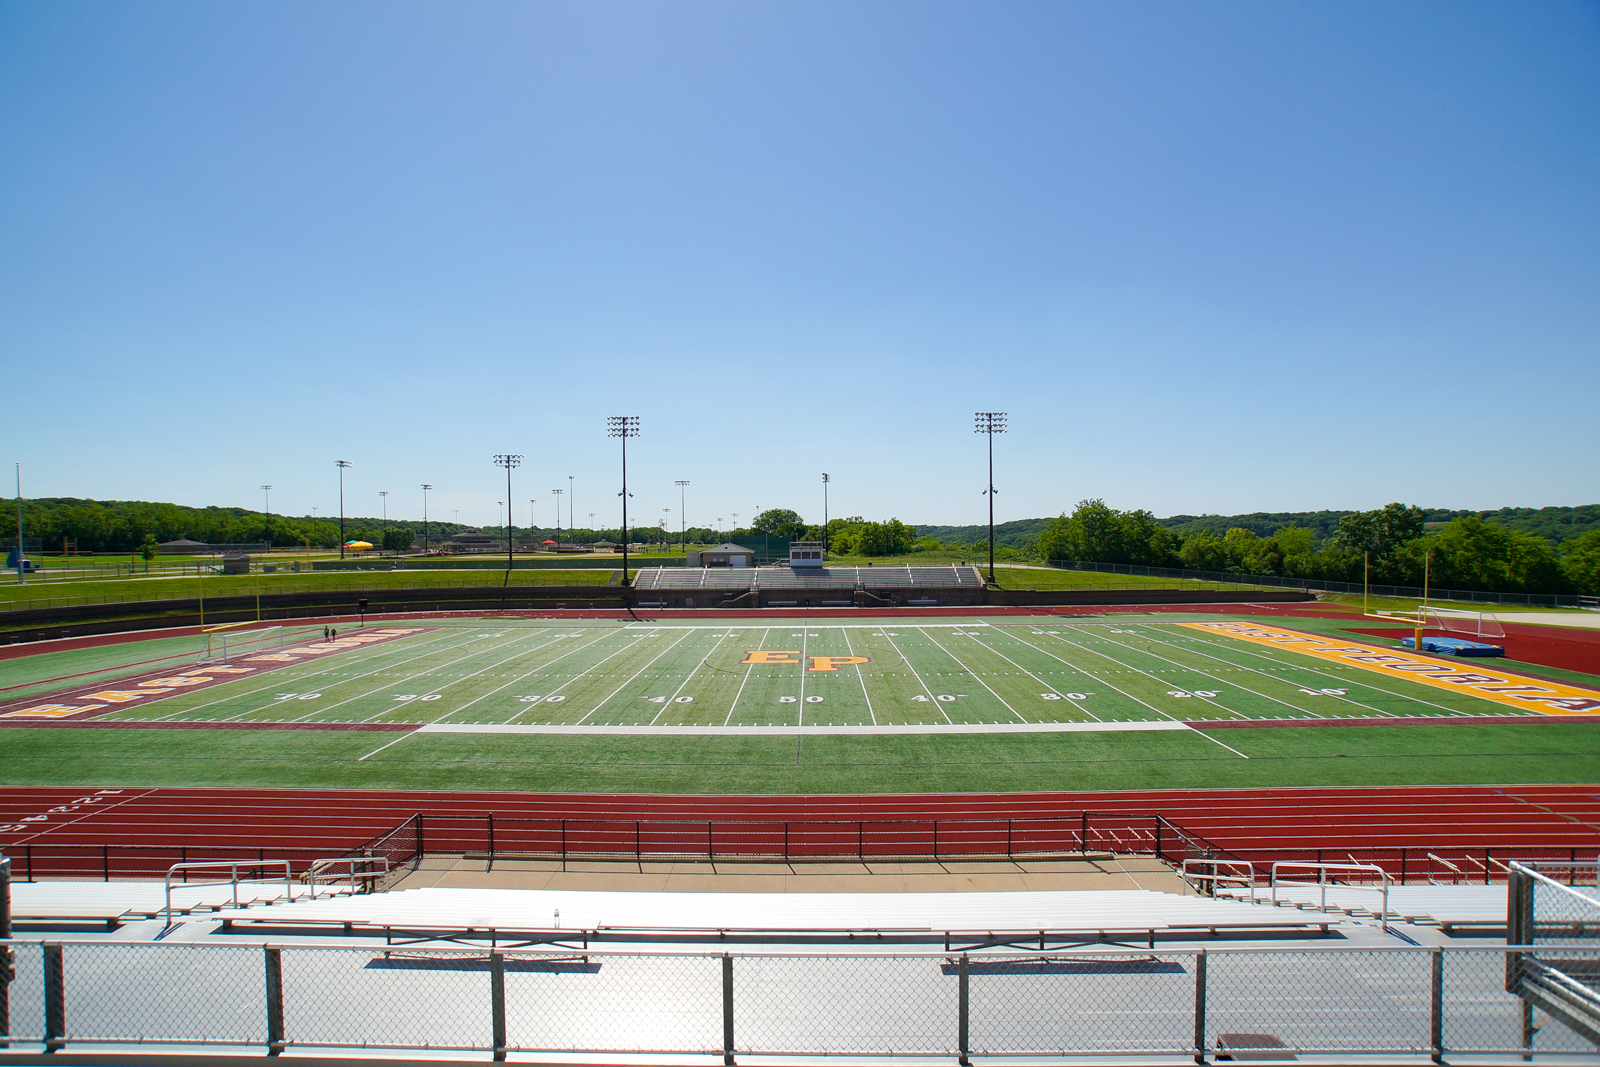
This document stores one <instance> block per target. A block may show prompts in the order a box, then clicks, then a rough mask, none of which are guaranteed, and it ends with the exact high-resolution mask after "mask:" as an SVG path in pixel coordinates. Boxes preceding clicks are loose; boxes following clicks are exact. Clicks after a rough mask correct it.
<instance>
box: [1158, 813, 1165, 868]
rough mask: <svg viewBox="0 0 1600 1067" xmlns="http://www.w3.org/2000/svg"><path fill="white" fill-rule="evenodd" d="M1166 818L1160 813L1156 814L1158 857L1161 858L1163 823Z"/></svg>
mask: <svg viewBox="0 0 1600 1067" xmlns="http://www.w3.org/2000/svg"><path fill="white" fill-rule="evenodd" d="M1165 821H1166V820H1165V819H1163V818H1162V817H1161V816H1160V814H1157V815H1156V859H1161V858H1162V856H1161V824H1162V823H1163V822H1165Z"/></svg>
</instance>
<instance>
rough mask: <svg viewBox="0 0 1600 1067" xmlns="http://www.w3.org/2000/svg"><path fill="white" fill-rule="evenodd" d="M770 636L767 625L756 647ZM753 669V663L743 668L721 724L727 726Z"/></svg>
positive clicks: (770, 630)
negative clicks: (737, 687)
mask: <svg viewBox="0 0 1600 1067" xmlns="http://www.w3.org/2000/svg"><path fill="white" fill-rule="evenodd" d="M728 629H729V630H732V629H734V627H731V626H730V627H729V628H728ZM741 629H743V627H741ZM771 636H772V627H770V626H769V627H767V628H766V629H765V630H764V631H762V634H761V640H760V641H757V642H756V647H757V648H760V647H761V646H762V645H764V644H766V643H767V638H769V637H771ZM755 669H756V666H755V664H753V663H752V664H750V665H749V666H747V667H746V668H745V672H744V677H743V678H742V679H740V681H739V689H738V691H737V692H735V693H734V694H733V703H732V704H729V705H728V714H727V716H726V717H725V718H723V720H722V725H724V726H727V725H728V724H729V723H730V722H732V721H733V709H734V708H737V707H738V706H739V698H740V697H742V696H744V687H745V684H746V683H747V682H749V681H750V672H751V671H753V670H755Z"/></svg>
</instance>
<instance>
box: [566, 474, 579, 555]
mask: <svg viewBox="0 0 1600 1067" xmlns="http://www.w3.org/2000/svg"><path fill="white" fill-rule="evenodd" d="M577 502H578V490H577V488H576V487H575V485H574V483H573V480H572V475H570V474H569V475H567V529H568V530H569V531H571V530H576V529H577V528H578V520H577V519H576V518H574V517H573V516H574V513H573V506H574V505H576V504H577ZM567 540H569V541H570V540H572V534H571V533H568V534H567Z"/></svg>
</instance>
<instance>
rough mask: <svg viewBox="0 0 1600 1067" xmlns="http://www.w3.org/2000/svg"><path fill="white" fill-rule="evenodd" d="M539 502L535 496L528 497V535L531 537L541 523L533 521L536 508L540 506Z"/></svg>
mask: <svg viewBox="0 0 1600 1067" xmlns="http://www.w3.org/2000/svg"><path fill="white" fill-rule="evenodd" d="M538 504H539V502H538V501H537V500H535V499H533V497H531V496H530V497H529V498H528V536H530V537H531V536H533V532H534V531H535V530H536V529H538V527H539V524H538V523H537V522H534V521H533V516H534V509H535V508H536V507H537V506H538Z"/></svg>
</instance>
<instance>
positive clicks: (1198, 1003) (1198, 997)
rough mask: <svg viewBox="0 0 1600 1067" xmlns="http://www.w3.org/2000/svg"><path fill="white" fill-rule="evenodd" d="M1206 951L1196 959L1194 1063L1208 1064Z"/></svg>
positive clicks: (1202, 950)
mask: <svg viewBox="0 0 1600 1067" xmlns="http://www.w3.org/2000/svg"><path fill="white" fill-rule="evenodd" d="M1206 959H1207V957H1206V950H1205V949H1201V950H1200V951H1199V952H1197V953H1195V957H1194V1062H1196V1063H1205V1062H1206Z"/></svg>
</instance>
